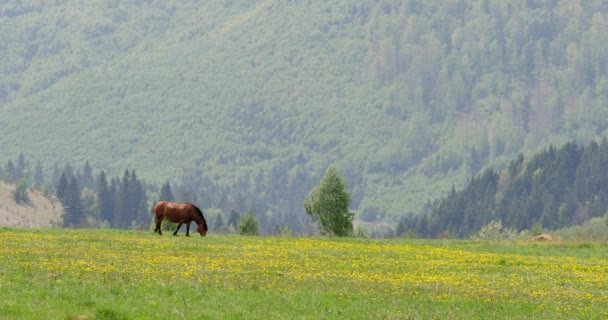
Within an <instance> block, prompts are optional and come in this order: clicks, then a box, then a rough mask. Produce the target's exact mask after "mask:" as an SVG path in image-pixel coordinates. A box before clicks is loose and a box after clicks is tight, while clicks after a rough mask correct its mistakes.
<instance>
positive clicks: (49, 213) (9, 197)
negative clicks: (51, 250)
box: [0, 182, 63, 228]
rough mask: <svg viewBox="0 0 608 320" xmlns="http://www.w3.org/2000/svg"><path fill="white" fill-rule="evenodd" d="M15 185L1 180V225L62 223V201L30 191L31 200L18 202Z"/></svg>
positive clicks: (51, 225)
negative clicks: (24, 202) (22, 202)
mask: <svg viewBox="0 0 608 320" xmlns="http://www.w3.org/2000/svg"><path fill="white" fill-rule="evenodd" d="M14 192H15V186H14V185H10V184H6V183H2V182H0V226H3V227H19V228H49V227H54V226H58V225H61V221H62V218H61V214H62V213H63V207H62V206H61V202H59V201H57V200H55V201H51V200H49V199H47V198H45V197H44V196H43V195H42V194H41V193H39V192H36V191H34V192H32V191H30V192H28V197H29V198H30V202H29V203H27V204H21V203H16V202H15V199H14V197H13V193H14Z"/></svg>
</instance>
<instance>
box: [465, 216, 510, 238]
mask: <svg viewBox="0 0 608 320" xmlns="http://www.w3.org/2000/svg"><path fill="white" fill-rule="evenodd" d="M516 235H517V231H515V230H514V229H511V228H504V229H503V225H502V221H501V220H498V221H495V220H492V221H490V223H488V224H487V225H485V226H483V227H481V229H480V230H479V231H478V232H476V233H474V234H472V235H471V239H473V240H483V241H498V240H506V239H513V238H514V237H515V236H516Z"/></svg>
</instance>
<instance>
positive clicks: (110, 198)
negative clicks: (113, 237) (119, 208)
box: [97, 171, 115, 225]
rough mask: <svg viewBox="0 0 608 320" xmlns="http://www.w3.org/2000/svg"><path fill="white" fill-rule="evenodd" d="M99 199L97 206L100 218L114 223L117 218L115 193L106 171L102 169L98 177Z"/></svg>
mask: <svg viewBox="0 0 608 320" xmlns="http://www.w3.org/2000/svg"><path fill="white" fill-rule="evenodd" d="M97 199H98V201H99V204H98V206H97V207H98V210H99V213H98V215H99V219H100V220H101V221H107V222H109V223H110V225H113V224H114V218H115V216H114V208H115V200H114V193H113V192H112V190H110V188H109V186H108V181H107V178H106V173H105V172H104V171H101V173H100V174H99V177H98V179H97Z"/></svg>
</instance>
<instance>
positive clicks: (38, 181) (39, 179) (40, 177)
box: [34, 160, 44, 190]
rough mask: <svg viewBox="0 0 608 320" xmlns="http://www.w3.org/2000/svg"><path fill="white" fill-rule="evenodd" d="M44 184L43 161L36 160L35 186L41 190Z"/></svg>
mask: <svg viewBox="0 0 608 320" xmlns="http://www.w3.org/2000/svg"><path fill="white" fill-rule="evenodd" d="M43 184H44V170H43V168H42V162H40V160H38V161H36V168H35V169H34V188H36V189H38V190H40V188H42V185H43Z"/></svg>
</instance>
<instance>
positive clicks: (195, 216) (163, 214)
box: [154, 201, 207, 237]
mask: <svg viewBox="0 0 608 320" xmlns="http://www.w3.org/2000/svg"><path fill="white" fill-rule="evenodd" d="M154 218H155V221H156V229H154V232H155V233H156V231H158V234H159V235H162V234H163V233H162V231H161V230H160V225H161V223H162V222H163V220H164V219H167V220H169V221H171V222H174V223H177V224H178V225H177V229H175V232H173V235H174V236H175V235H177V231H179V228H180V227H181V226H182V224H184V223H185V224H186V237H188V236H190V223H191V222H192V221H196V224H197V225H198V228H196V231H198V233H200V234H201V236H203V237H204V236H205V235H206V234H207V221H205V217H203V212H201V210H200V209H199V208H197V207H196V206H195V205H193V204H191V203H173V202H169V201H159V202H157V203H156V205H154Z"/></svg>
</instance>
